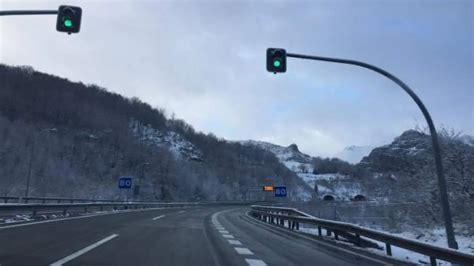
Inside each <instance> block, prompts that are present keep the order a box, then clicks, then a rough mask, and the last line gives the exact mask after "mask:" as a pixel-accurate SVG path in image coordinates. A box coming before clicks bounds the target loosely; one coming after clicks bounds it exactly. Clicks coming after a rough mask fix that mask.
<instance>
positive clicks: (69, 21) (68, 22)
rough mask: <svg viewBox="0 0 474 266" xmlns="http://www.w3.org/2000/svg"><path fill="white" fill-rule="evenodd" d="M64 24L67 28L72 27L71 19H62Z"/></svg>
mask: <svg viewBox="0 0 474 266" xmlns="http://www.w3.org/2000/svg"><path fill="white" fill-rule="evenodd" d="M64 26H65V27H68V28H70V27H72V20H70V19H66V20H64Z"/></svg>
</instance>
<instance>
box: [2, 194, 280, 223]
mask: <svg viewBox="0 0 474 266" xmlns="http://www.w3.org/2000/svg"><path fill="white" fill-rule="evenodd" d="M0 200H2V201H4V202H5V203H3V204H2V203H0V218H2V217H3V218H4V219H8V218H13V217H15V216H16V215H20V216H21V215H26V216H28V217H29V218H33V219H35V218H37V217H40V216H41V215H50V214H58V215H63V216H66V215H70V214H73V213H88V212H97V211H101V212H102V211H116V210H129V209H148V208H182V207H197V206H209V205H215V206H249V205H252V204H257V203H259V202H255V201H252V202H246V201H198V202H163V201H119V200H106V199H98V200H95V199H77V198H40V197H29V198H19V197H0ZM8 201H10V202H14V203H8ZM262 203H263V202H260V204H262ZM265 204H271V203H269V202H266V203H265ZM0 220H1V219H0ZM0 224H1V223H0Z"/></svg>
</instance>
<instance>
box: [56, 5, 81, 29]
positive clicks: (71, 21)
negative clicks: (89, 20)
mask: <svg viewBox="0 0 474 266" xmlns="http://www.w3.org/2000/svg"><path fill="white" fill-rule="evenodd" d="M81 15H82V9H81V8H80V7H77V6H59V10H58V19H57V21H56V30H57V31H60V32H67V33H68V34H71V33H78V32H79V30H80V29H81Z"/></svg>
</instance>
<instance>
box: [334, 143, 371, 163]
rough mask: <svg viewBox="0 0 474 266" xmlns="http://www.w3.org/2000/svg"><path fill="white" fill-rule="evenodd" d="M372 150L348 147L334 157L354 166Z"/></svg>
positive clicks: (369, 147) (365, 147)
mask: <svg viewBox="0 0 474 266" xmlns="http://www.w3.org/2000/svg"><path fill="white" fill-rule="evenodd" d="M373 148H374V147H371V146H349V147H346V148H344V150H342V151H340V152H339V153H337V154H336V155H335V157H337V158H339V159H342V160H344V161H347V162H350V163H352V164H356V163H358V162H360V161H361V160H362V158H364V157H365V156H367V155H369V153H370V152H371V151H372V149H373Z"/></svg>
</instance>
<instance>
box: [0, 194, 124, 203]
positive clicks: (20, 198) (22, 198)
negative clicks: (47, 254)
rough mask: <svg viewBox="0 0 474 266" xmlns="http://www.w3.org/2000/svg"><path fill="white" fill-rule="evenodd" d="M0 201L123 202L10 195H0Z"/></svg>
mask: <svg viewBox="0 0 474 266" xmlns="http://www.w3.org/2000/svg"><path fill="white" fill-rule="evenodd" d="M0 202H3V203H9V202H10V203H11V202H15V203H29V202H38V203H39V202H41V203H48V202H50V203H51V202H56V203H61V202H63V203H65V202H68V203H78V202H123V201H122V200H113V199H84V198H61V197H11V196H0Z"/></svg>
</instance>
